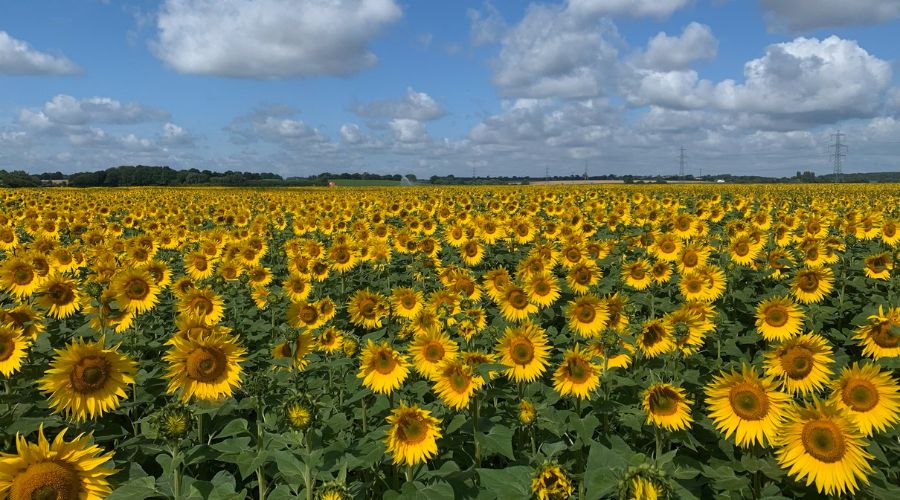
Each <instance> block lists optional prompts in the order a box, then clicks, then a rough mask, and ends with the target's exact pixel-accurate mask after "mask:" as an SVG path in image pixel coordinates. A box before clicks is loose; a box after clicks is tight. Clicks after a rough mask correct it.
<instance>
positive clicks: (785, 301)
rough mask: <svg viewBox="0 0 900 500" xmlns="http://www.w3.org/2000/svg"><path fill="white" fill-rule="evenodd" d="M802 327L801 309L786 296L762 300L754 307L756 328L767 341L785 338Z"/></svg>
mask: <svg viewBox="0 0 900 500" xmlns="http://www.w3.org/2000/svg"><path fill="white" fill-rule="evenodd" d="M802 327H803V311H801V310H800V308H799V307H797V305H796V304H794V302H793V301H791V299H790V298H788V297H786V296H781V297H772V298H769V299H766V300H763V301H762V302H760V303H759V305H758V306H757V307H756V330H757V331H758V332H759V333H760V334H761V335H762V336H763V338H764V339H766V340H768V341H773V340H787V339H789V338H791V337H793V336H795V335H797V334H798V333H800V329H801V328H802Z"/></svg>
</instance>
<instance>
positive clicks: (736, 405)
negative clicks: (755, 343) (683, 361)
mask: <svg viewBox="0 0 900 500" xmlns="http://www.w3.org/2000/svg"><path fill="white" fill-rule="evenodd" d="M705 392H706V402H707V404H708V405H709V410H710V412H709V417H710V419H712V420H713V423H714V424H715V426H716V429H718V430H719V431H720V432H722V433H724V434H725V437H726V438H731V437H732V436H733V437H734V440H735V442H736V443H737V445H738V446H741V447H748V446H750V445H753V444H754V443H758V444H760V445H765V444H766V443H772V442H774V440H775V438H776V436H777V433H778V428H779V426H780V425H781V422H782V420H783V418H784V414H785V412H786V410H787V404H788V401H789V399H790V397H789V396H788V395H787V394H785V393H783V392H781V391H779V390H778V385H777V382H776V381H775V380H774V378H773V377H766V378H763V377H760V375H759V372H757V370H756V368H754V367H752V366H749V365H744V366H742V368H741V371H740V372H736V371H734V370H732V371H731V372H729V373H721V374H719V375H717V376H716V377H715V378H714V379H713V381H712V382H711V383H710V384H709V385H707V386H706V389H705Z"/></svg>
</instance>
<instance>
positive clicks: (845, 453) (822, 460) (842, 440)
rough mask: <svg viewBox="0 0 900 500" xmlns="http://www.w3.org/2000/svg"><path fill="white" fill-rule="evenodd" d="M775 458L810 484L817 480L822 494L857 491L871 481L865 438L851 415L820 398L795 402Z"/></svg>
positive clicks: (782, 465) (783, 467) (780, 438)
mask: <svg viewBox="0 0 900 500" xmlns="http://www.w3.org/2000/svg"><path fill="white" fill-rule="evenodd" d="M776 444H777V445H778V446H779V448H778V449H777V450H776V451H775V458H776V460H777V461H778V465H780V466H781V468H782V469H785V470H787V473H788V475H789V476H791V477H793V478H795V479H797V480H799V481H802V480H804V479H805V480H806V484H807V486H809V485H811V484H813V483H815V485H816V490H818V492H819V493H820V494H826V495H841V496H843V494H844V493H849V494H851V495H852V494H853V493H855V492H856V490H857V489H859V486H860V483H862V484H866V483H868V478H867V477H866V475H867V474H869V473H871V472H872V466H871V465H870V464H869V460H871V459H872V458H873V457H872V455H870V454H869V453H868V452H867V451H866V450H865V448H866V446H868V443H867V442H866V441H865V439H863V435H862V434H861V433H860V432H859V430H858V429H857V428H856V425H854V423H853V421H852V420H851V419H850V418H849V416H848V415H847V414H846V413H845V412H843V411H841V410H840V409H838V408H837V407H835V406H832V405H829V404H827V403H822V402H821V401H819V400H818V399H816V400H814V401H813V402H812V403H805V404H803V405H802V406H800V405H794V406H793V407H792V408H791V409H790V411H789V412H788V414H787V421H786V422H785V424H784V425H783V426H782V427H781V429H780V430H779V432H778V437H777V440H776Z"/></svg>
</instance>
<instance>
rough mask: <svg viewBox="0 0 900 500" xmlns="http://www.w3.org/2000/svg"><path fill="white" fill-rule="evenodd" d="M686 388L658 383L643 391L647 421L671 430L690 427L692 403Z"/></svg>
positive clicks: (643, 403) (642, 404)
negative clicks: (687, 395) (685, 391)
mask: <svg viewBox="0 0 900 500" xmlns="http://www.w3.org/2000/svg"><path fill="white" fill-rule="evenodd" d="M692 404H693V402H692V401H691V400H690V399H688V398H687V397H686V396H685V393H684V389H682V388H681V387H676V386H674V385H672V384H666V383H658V384H653V385H651V386H650V387H648V388H647V389H646V390H645V391H644V393H643V401H642V403H641V406H642V407H643V409H644V413H646V414H647V423H648V424H653V425H656V426H659V427H662V428H664V429H666V430H669V431H679V430H682V429H686V428H688V427H690V425H691V422H692V421H693V420H692V419H691V405H692Z"/></svg>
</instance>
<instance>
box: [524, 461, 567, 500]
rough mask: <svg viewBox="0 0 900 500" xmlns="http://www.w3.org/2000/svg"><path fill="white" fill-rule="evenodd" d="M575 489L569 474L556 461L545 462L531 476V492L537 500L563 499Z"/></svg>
mask: <svg viewBox="0 0 900 500" xmlns="http://www.w3.org/2000/svg"><path fill="white" fill-rule="evenodd" d="M574 491H575V486H574V485H573V484H572V480H571V479H569V476H568V475H566V473H565V472H564V471H563V470H562V468H560V466H559V465H558V464H556V463H546V464H544V465H542V466H541V467H539V468H538V469H536V470H535V471H534V475H532V476H531V493H532V494H533V495H534V496H536V497H537V498H538V500H565V499H567V498H569V497H570V496H571V495H572V492H574Z"/></svg>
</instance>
